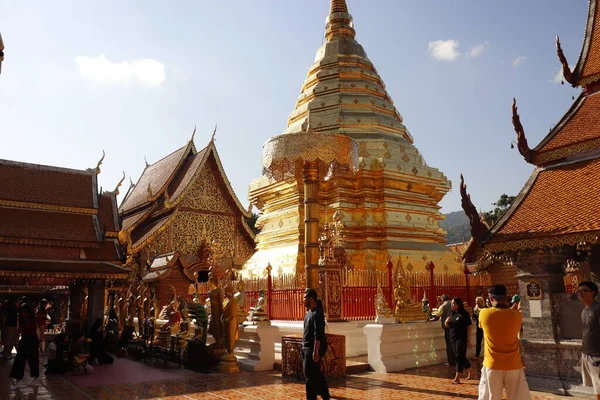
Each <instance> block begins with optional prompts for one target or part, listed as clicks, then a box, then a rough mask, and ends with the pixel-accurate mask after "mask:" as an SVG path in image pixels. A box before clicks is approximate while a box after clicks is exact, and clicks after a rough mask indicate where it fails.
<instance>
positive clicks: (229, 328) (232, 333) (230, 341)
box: [221, 285, 240, 353]
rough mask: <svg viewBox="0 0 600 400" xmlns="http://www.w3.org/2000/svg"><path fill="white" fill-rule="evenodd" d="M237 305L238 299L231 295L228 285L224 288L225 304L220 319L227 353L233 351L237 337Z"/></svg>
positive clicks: (231, 290)
mask: <svg viewBox="0 0 600 400" xmlns="http://www.w3.org/2000/svg"><path fill="white" fill-rule="evenodd" d="M238 306H239V305H238V301H237V299H236V298H235V297H234V296H233V289H232V288H231V286H229V285H228V286H227V287H226V288H225V304H224V307H223V315H222V316H221V321H222V322H223V325H224V326H225V348H227V352H229V353H233V349H234V348H235V343H236V341H237V340H238V339H239V333H240V331H239V326H238V320H237V313H238Z"/></svg>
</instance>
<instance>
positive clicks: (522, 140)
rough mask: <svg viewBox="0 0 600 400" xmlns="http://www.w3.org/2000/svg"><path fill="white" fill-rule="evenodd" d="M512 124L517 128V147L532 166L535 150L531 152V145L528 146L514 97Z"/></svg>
mask: <svg viewBox="0 0 600 400" xmlns="http://www.w3.org/2000/svg"><path fill="white" fill-rule="evenodd" d="M512 123H513V127H514V128H515V132H516V133H517V147H518V149H519V153H521V155H522V156H523V158H524V159H525V161H527V162H528V163H530V164H532V160H533V150H531V149H530V148H529V144H527V138H526V137H525V131H524V130H523V125H521V118H520V117H519V113H518V107H517V99H516V98H514V97H513V104H512Z"/></svg>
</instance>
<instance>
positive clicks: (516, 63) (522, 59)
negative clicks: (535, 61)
mask: <svg viewBox="0 0 600 400" xmlns="http://www.w3.org/2000/svg"><path fill="white" fill-rule="evenodd" d="M526 60H527V57H525V56H519V57H517V58H515V59H514V60H513V63H512V64H513V67H518V66H519V65H521V64H523V63H524V62H525V61H526Z"/></svg>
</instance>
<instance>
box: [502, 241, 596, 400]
mask: <svg viewBox="0 0 600 400" xmlns="http://www.w3.org/2000/svg"><path fill="white" fill-rule="evenodd" d="M569 254H570V249H569V248H568V247H561V248H553V249H551V250H549V249H543V250H542V249H536V250H526V251H524V252H523V254H520V255H518V256H515V257H513V259H514V260H515V265H516V267H517V276H516V277H517V279H518V280H519V295H520V297H521V312H522V313H523V328H522V332H521V336H520V339H521V358H522V361H523V365H524V366H525V368H526V369H525V374H526V375H527V381H528V382H529V385H530V387H531V388H532V389H543V390H545V391H552V392H554V393H559V394H578V393H579V394H581V393H582V390H583V392H585V390H584V389H582V387H581V375H580V371H579V367H578V363H579V358H580V350H581V333H580V332H581V329H577V328H579V327H580V326H581V317H580V316H581V310H582V309H583V305H582V304H580V302H579V301H578V299H577V297H576V296H575V295H574V294H573V293H565V280H564V277H565V273H564V269H565V265H566V260H567V258H568V256H569ZM578 332H579V333H578Z"/></svg>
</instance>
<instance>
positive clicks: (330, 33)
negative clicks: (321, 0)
mask: <svg viewBox="0 0 600 400" xmlns="http://www.w3.org/2000/svg"><path fill="white" fill-rule="evenodd" d="M354 35H356V32H355V31H354V26H353V24H352V16H351V15H350V13H348V5H346V0H331V4H330V5H329V15H328V16H327V20H326V26H325V38H326V39H327V40H332V39H334V38H335V37H339V36H348V37H350V38H354Z"/></svg>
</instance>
